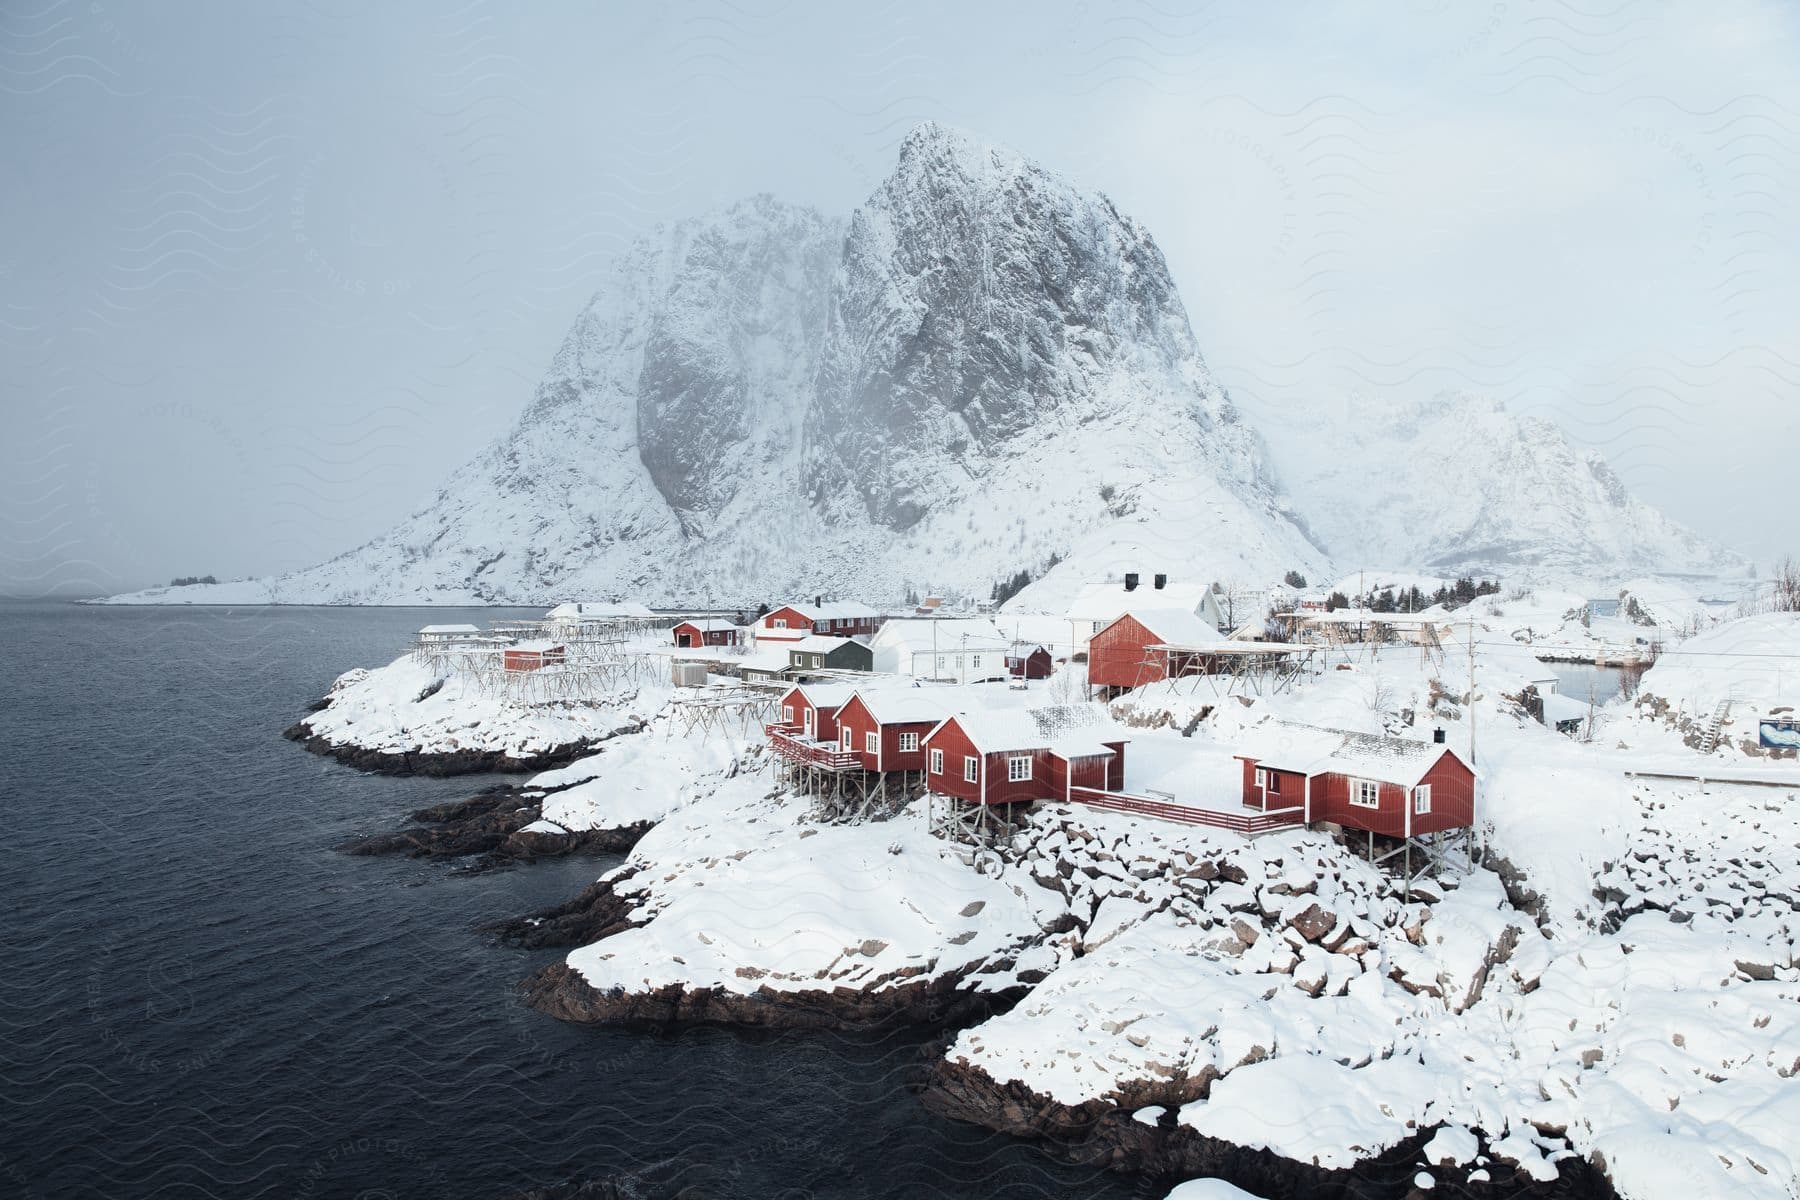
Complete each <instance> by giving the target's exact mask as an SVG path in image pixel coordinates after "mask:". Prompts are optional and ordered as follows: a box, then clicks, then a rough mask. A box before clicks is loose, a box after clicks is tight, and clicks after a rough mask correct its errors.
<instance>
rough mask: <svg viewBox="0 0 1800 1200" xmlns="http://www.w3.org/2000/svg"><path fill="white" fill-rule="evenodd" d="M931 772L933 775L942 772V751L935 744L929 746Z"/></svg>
mask: <svg viewBox="0 0 1800 1200" xmlns="http://www.w3.org/2000/svg"><path fill="white" fill-rule="evenodd" d="M931 773H932V774H933V775H942V774H943V773H944V752H943V751H942V750H940V749H938V748H937V747H936V746H933V747H932V748H931Z"/></svg>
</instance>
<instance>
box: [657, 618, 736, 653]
mask: <svg viewBox="0 0 1800 1200" xmlns="http://www.w3.org/2000/svg"><path fill="white" fill-rule="evenodd" d="M670 632H671V633H673V634H674V636H675V645H676V646H677V647H679V648H681V649H684V650H686V649H698V648H700V647H703V646H737V645H740V644H742V642H743V636H744V633H743V630H741V629H739V628H738V627H737V626H736V625H733V624H732V623H731V622H730V621H722V620H704V621H683V622H682V623H681V624H679V625H677V626H675V628H674V629H673V630H671V631H670Z"/></svg>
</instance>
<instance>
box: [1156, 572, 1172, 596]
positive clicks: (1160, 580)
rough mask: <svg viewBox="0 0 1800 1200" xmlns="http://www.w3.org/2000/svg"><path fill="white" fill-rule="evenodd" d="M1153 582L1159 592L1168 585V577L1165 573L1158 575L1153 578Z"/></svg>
mask: <svg viewBox="0 0 1800 1200" xmlns="http://www.w3.org/2000/svg"><path fill="white" fill-rule="evenodd" d="M1155 583H1156V590H1157V591H1159V592H1160V591H1162V590H1163V589H1164V588H1166V587H1168V586H1169V577H1168V576H1167V575H1158V576H1157V577H1156V579H1155Z"/></svg>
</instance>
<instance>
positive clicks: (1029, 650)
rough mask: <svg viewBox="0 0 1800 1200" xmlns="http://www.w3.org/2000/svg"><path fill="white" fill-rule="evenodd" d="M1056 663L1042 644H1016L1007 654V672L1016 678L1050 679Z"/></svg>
mask: <svg viewBox="0 0 1800 1200" xmlns="http://www.w3.org/2000/svg"><path fill="white" fill-rule="evenodd" d="M1055 665H1056V660H1055V659H1053V658H1051V657H1050V651H1048V650H1046V649H1045V648H1044V647H1042V646H1023V645H1016V646H1014V647H1013V648H1012V649H1011V650H1009V651H1007V654H1006V673H1007V674H1008V675H1011V676H1012V677H1013V678H1014V679H1048V678H1049V677H1050V671H1051V669H1052V668H1053V667H1055Z"/></svg>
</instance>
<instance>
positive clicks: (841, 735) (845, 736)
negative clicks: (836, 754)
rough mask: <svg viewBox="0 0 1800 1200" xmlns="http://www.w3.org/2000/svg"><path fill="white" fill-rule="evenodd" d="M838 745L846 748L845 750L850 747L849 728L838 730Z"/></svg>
mask: <svg viewBox="0 0 1800 1200" xmlns="http://www.w3.org/2000/svg"><path fill="white" fill-rule="evenodd" d="M838 745H839V747H841V748H842V749H845V750H848V749H850V730H849V729H840V730H838Z"/></svg>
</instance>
